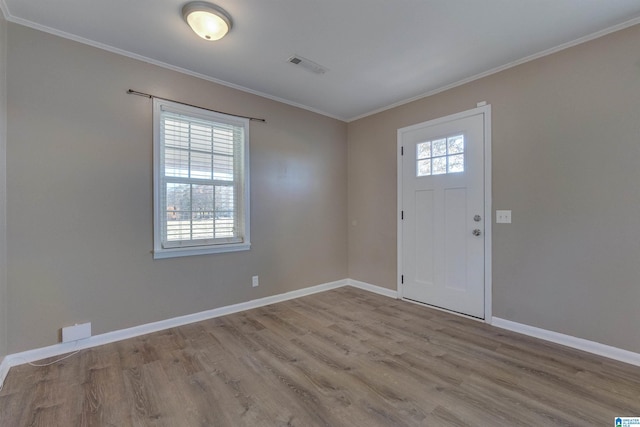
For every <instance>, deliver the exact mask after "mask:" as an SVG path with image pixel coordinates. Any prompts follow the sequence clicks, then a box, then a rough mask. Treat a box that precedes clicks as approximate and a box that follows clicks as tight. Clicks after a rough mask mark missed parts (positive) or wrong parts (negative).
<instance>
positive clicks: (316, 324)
mask: <svg viewBox="0 0 640 427" xmlns="http://www.w3.org/2000/svg"><path fill="white" fill-rule="evenodd" d="M615 416H640V368H638V367H635V366H631V365H626V364H624V363H618V362H615V361H612V360H609V359H605V358H601V357H597V356H593V355H589V354H586V353H583V352H580V351H576V350H572V349H569V348H566V347H562V346H558V345H554V344H550V343H547V342H544V341H539V340H536V339H532V338H528V337H525V336H522V335H518V334H515V333H510V332H508V331H504V330H501V329H497V328H492V327H490V326H488V325H485V324H483V323H480V322H475V321H472V320H467V319H464V318H461V317H458V316H453V315H449V314H447V313H443V312H440V311H435V310H431V309H429V308H425V307H422V306H419V305H415V304H411V303H407V302H403V301H397V300H393V299H389V298H386V297H382V296H378V295H375V294H371V293H368V292H365V291H361V290H358V289H355V288H350V287H347V288H340V289H336V290H332V291H328V292H324V293H321V294H316V295H312V296H308V297H304V298H299V299H296V300H292V301H287V302H283V303H279V304H274V305H270V306H267V307H263V308H259V309H255V310H250V311H246V312H242V313H238V314H233V315H229V316H225V317H220V318H217V319H212V320H208V321H204V322H199V323H194V324H191V325H187V326H182V327H179V328H174V329H170V330H167V331H163V332H158V333H154V334H150V335H146V336H143V337H138V338H134V339H130V340H126V341H121V342H117V343H113V344H108V345H104V346H101V347H97V348H93V349H87V350H84V351H82V352H81V353H80V354H78V355H76V356H73V357H71V358H69V359H67V360H65V361H63V362H61V363H59V364H56V365H52V366H49V367H42V368H36V367H32V366H29V365H22V366H18V367H15V368H13V369H11V371H10V372H9V375H8V376H7V379H6V381H5V387H4V389H3V390H2V392H0V426H12V427H13V426H47V427H50V426H84V425H95V426H118V427H121V426H172V427H174V426H177V427H182V426H305V427H306V426H367V427H371V426H450V425H451V426H613V425H614V423H613V419H614V417H615Z"/></svg>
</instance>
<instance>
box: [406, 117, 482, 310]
mask: <svg viewBox="0 0 640 427" xmlns="http://www.w3.org/2000/svg"><path fill="white" fill-rule="evenodd" d="M473 111H474V110H471V113H470V114H469V115H465V116H463V117H460V115H455V116H450V117H445V118H442V119H437V120H433V121H429V122H425V123H420V124H418V125H414V126H410V127H407V128H403V129H399V130H398V143H399V145H401V151H402V155H401V161H400V162H399V164H400V165H401V170H399V171H398V173H399V174H401V176H400V179H399V186H400V187H401V188H399V192H400V193H399V195H400V197H399V202H400V204H401V207H400V210H401V218H400V225H399V231H400V230H401V235H400V236H399V238H400V240H401V243H400V244H399V248H398V249H399V251H400V255H399V268H400V272H401V285H400V290H401V296H402V297H403V298H405V299H410V300H414V301H418V302H422V303H425V304H429V305H433V306H436V307H440V308H444V309H447V310H451V311H455V312H458V313H463V314H466V315H469V316H473V317H477V318H481V319H484V317H485V288H484V287H485V283H484V282H485V274H484V268H485V262H484V258H485V244H484V239H485V226H484V224H485V222H486V221H490V218H484V214H485V211H484V206H485V203H484V193H485V191H484V190H485V189H484V173H485V171H484V163H485V162H484V143H485V141H484V135H485V132H484V123H485V122H484V114H483V113H482V112H476V114H472V112H473Z"/></svg>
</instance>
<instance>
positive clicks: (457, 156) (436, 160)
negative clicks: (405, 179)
mask: <svg viewBox="0 0 640 427" xmlns="http://www.w3.org/2000/svg"><path fill="white" fill-rule="evenodd" d="M416 159H417V165H416V166H417V167H416V175H417V176H429V175H441V174H446V173H456V172H464V135H454V136H450V137H448V138H440V139H434V140H433V141H426V142H421V143H419V144H417V145H416Z"/></svg>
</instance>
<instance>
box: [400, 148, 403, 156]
mask: <svg viewBox="0 0 640 427" xmlns="http://www.w3.org/2000/svg"><path fill="white" fill-rule="evenodd" d="M400 155H401V156H404V146H402V147H400Z"/></svg>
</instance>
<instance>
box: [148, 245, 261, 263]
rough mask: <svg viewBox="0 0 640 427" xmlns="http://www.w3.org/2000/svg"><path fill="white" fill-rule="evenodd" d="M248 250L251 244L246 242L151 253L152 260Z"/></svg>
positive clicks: (161, 250)
mask: <svg viewBox="0 0 640 427" xmlns="http://www.w3.org/2000/svg"><path fill="white" fill-rule="evenodd" d="M249 249H251V243H248V242H247V243H235V244H229V245H215V246H204V247H187V248H171V249H156V250H154V251H153V259H165V258H177V257H183V256H195V255H208V254H219V253H225V252H239V251H248V250H249Z"/></svg>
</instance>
